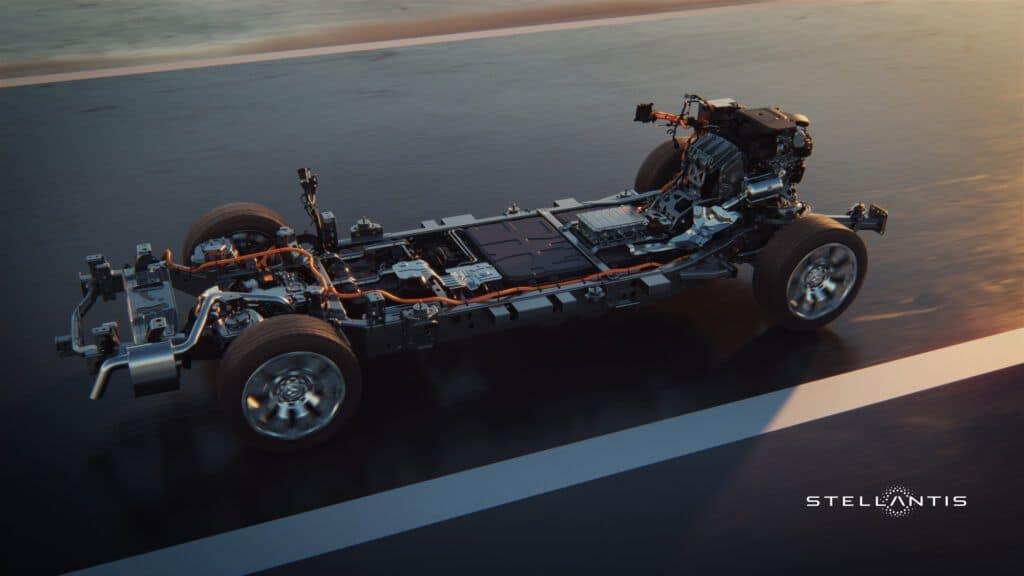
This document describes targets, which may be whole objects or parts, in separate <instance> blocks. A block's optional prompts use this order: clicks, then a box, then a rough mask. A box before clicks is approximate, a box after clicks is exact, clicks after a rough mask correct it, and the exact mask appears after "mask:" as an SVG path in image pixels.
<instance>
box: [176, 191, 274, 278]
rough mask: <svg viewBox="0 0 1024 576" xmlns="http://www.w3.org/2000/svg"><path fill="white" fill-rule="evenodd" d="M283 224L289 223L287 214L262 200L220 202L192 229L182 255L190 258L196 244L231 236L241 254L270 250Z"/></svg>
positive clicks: (183, 257) (184, 258)
mask: <svg viewBox="0 0 1024 576" xmlns="http://www.w3.org/2000/svg"><path fill="white" fill-rule="evenodd" d="M282 226H287V224H286V223H285V221H284V218H282V217H281V215H280V214H278V213H277V212H274V211H273V210H271V209H270V208H267V207H266V206H263V205H262V204H254V203H252V202H234V203H232V204H225V205H223V206H218V207H217V208H214V209H213V210H210V211H209V212H207V213H206V214H204V215H202V216H201V217H200V218H199V219H198V220H196V221H195V223H194V224H192V227H191V228H189V229H188V233H187V234H186V235H185V242H184V243H183V251H182V255H181V259H182V260H183V261H184V262H186V263H187V262H189V259H190V258H192V253H193V252H195V249H196V246H199V245H200V244H202V243H203V242H205V241H207V240H211V239H214V238H231V239H232V241H233V243H234V245H235V248H236V249H238V252H239V253H240V254H250V253H253V252H259V251H260V250H266V249H268V248H270V247H271V246H273V244H274V235H275V234H276V233H277V230H278V228H280V227H282Z"/></svg>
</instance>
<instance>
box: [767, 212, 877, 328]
mask: <svg viewBox="0 0 1024 576" xmlns="http://www.w3.org/2000/svg"><path fill="white" fill-rule="evenodd" d="M867 269H868V257H867V249H866V248H865V247H864V242H863V241H862V240H861V239H860V237H859V236H857V234H856V233H855V232H854V231H852V230H850V229H849V228H847V227H846V226H843V225H842V224H840V223H838V222H836V221H835V220H833V219H831V218H828V217H826V216H821V215H817V214H810V215H807V216H803V217H801V218H798V219H796V220H795V221H793V222H791V223H789V224H787V225H785V226H784V227H783V228H782V229H781V230H779V231H778V232H776V233H775V235H774V236H772V238H771V239H770V240H769V241H768V244H766V245H765V247H764V248H763V249H762V250H761V253H760V254H758V257H757V262H756V269H755V270H754V295H755V297H756V298H757V301H758V303H759V304H761V307H762V308H763V309H764V310H765V312H766V313H767V314H768V316H769V317H770V318H771V319H772V320H774V321H775V322H777V323H778V324H780V325H782V326H784V327H786V328H789V329H792V330H813V329H815V328H819V327H821V326H824V325H825V324H828V323H829V322H831V321H832V320H835V319H836V318H837V317H839V315H840V314H842V313H843V311H844V310H846V308H847V307H848V306H849V305H850V303H852V302H853V300H854V298H856V297H857V293H858V292H859V291H860V287H861V284H863V282H864V276H865V274H867Z"/></svg>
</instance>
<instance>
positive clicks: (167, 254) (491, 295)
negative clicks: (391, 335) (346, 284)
mask: <svg viewBox="0 0 1024 576" xmlns="http://www.w3.org/2000/svg"><path fill="white" fill-rule="evenodd" d="M287 252H291V253H294V254H300V255H302V256H304V257H306V258H307V259H308V260H309V270H310V272H312V273H313V276H315V277H316V279H317V280H318V281H319V282H320V285H321V286H322V287H323V289H324V291H325V292H330V293H331V294H334V295H335V296H337V297H338V298H340V299H342V300H351V299H353V298H359V297H362V296H365V295H366V294H368V293H370V292H377V293H378V294H380V295H381V296H383V297H384V298H386V299H388V300H391V301H392V302H396V303H398V304H419V303H422V302H444V303H445V304H450V305H452V306H461V305H463V304H476V303H478V302H484V301H487V300H492V299H495V298H501V297H503V296H510V295H512V294H520V293H523V292H533V291H536V290H546V289H548V288H556V287H559V286H563V285H567V284H575V283H578V282H590V281H593V280H597V279H598V278H604V277H605V276H611V275H614V274H632V273H633V272H639V271H641V270H647V269H650V268H659V267H661V266H663V265H664V264H659V263H657V262H646V263H644V264H637V265H635V266H628V267H625V268H612V269H609V270H602V271H600V272H596V273H594V274H590V275H588V276H583V277H581V278H573V279H570V280H561V281H558V282H549V283H547V284H538V285H536V286H514V287H512V288H505V289H503V290H498V291H495V292H488V293H487V294H482V295H480V296H474V297H473V298H469V299H467V300H456V299H454V298H446V297H444V296H428V297H425V298H402V297H401V296H396V295H394V294H392V293H390V292H388V291H386V290H366V291H362V290H359V291H357V292H339V291H338V290H337V289H336V288H335V287H334V285H333V284H332V283H331V282H330V281H329V280H328V279H327V278H325V277H324V275H323V274H321V273H320V271H319V270H317V268H316V266H315V265H314V262H315V256H313V254H311V253H310V252H309V251H307V250H305V249H303V248H298V247H294V246H288V247H284V248H272V249H270V250H264V251H262V252H254V253H252V254H246V255H244V256H236V257H233V258H224V259H222V260H213V261H210V262H205V263H203V264H200V265H199V266H195V267H189V266H182V265H181V264H176V263H175V262H174V255H173V253H172V252H171V250H170V249H167V250H164V260H166V261H167V265H168V266H170V267H171V268H174V269H175V270H178V271H180V272H186V273H190V274H194V273H196V272H201V271H203V270H206V269H209V268H216V267H218V266H225V265H227V264H233V263H235V262H241V261H244V260H252V259H256V258H259V259H261V261H262V262H263V263H265V262H266V259H267V258H268V257H270V256H273V255H275V254H284V253H287ZM681 258H685V257H681ZM679 259H680V258H677V259H676V260H673V261H672V262H675V261H678V260H679Z"/></svg>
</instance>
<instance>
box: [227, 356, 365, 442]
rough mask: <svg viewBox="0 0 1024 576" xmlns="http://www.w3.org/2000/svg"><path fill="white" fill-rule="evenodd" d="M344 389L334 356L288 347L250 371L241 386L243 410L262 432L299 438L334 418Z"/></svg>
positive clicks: (271, 436)
mask: <svg viewBox="0 0 1024 576" xmlns="http://www.w3.org/2000/svg"><path fill="white" fill-rule="evenodd" d="M345 392H346V386H345V377H344V376H343V375H342V373H341V370H340V369H339V368H338V365H337V364H335V363H334V362H333V361H331V359H330V358H327V357H326V356H323V355H321V354H317V353H316V352H287V353H284V354H280V355H277V356H274V357H273V358H271V359H270V360H267V361H266V362H264V363H263V364H262V365H260V367H259V368H257V369H256V370H254V371H253V373H252V374H251V375H250V376H249V379H248V380H247V381H246V383H245V387H244V388H243V390H242V413H243V414H244V415H245V420H246V422H247V423H248V424H249V426H250V427H251V428H252V429H253V430H255V431H256V432H257V433H259V434H260V435H263V436H267V437H270V438H277V439H285V440H298V439H300V438H304V437H306V436H309V435H310V434H313V433H315V432H317V431H318V430H321V429H323V428H324V427H325V426H327V425H328V424H329V423H330V422H331V421H332V420H333V419H334V417H335V416H336V415H337V412H338V409H339V408H340V407H341V405H342V403H343V402H344V400H345Z"/></svg>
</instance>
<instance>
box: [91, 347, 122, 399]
mask: <svg viewBox="0 0 1024 576" xmlns="http://www.w3.org/2000/svg"><path fill="white" fill-rule="evenodd" d="M127 366H128V355H127V354H119V355H117V356H113V357H110V358H107V359H106V360H104V361H103V363H102V364H100V370H99V372H98V373H97V374H96V382H94V383H93V385H92V391H91V392H89V399H90V400H99V399H100V398H102V397H103V394H104V393H105V392H106V391H107V381H108V380H109V379H110V373H111V372H113V371H114V370H118V369H120V368H126V367H127Z"/></svg>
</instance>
